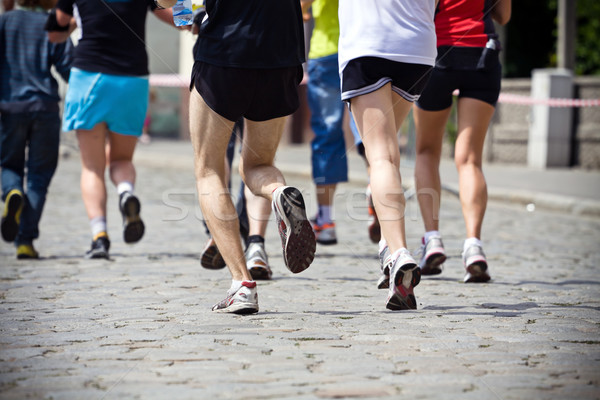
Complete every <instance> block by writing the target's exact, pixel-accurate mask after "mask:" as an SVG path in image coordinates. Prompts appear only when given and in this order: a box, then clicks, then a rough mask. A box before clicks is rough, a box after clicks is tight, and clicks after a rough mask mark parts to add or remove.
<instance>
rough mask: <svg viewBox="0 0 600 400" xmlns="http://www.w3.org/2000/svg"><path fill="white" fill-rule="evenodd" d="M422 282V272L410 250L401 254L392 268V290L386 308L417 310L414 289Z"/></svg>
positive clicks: (389, 292)
mask: <svg viewBox="0 0 600 400" xmlns="http://www.w3.org/2000/svg"><path fill="white" fill-rule="evenodd" d="M420 281H421V270H420V269H419V266H418V265H417V263H416V262H415V260H414V259H413V258H412V256H411V255H410V253H409V251H408V250H405V251H402V252H400V255H399V256H398V258H397V259H396V260H395V261H394V262H393V264H392V267H391V268H390V288H389V289H388V298H387V302H386V308H388V309H389V310H416V309H417V300H416V298H415V294H414V288H415V286H417V285H418V284H419V282H420Z"/></svg>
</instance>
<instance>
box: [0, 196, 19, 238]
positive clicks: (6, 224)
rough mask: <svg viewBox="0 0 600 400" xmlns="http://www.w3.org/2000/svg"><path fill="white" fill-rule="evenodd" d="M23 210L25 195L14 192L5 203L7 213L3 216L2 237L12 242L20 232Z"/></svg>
mask: <svg viewBox="0 0 600 400" xmlns="http://www.w3.org/2000/svg"><path fill="white" fill-rule="evenodd" d="M22 210H23V195H21V194H20V193H13V194H12V195H10V196H9V197H8V200H7V203H6V205H5V211H4V212H5V215H3V216H2V227H1V230H2V238H3V239H4V240H6V241H7V242H12V241H14V240H15V238H16V237H17V234H18V233H19V222H20V219H21V218H20V217H21V211H22Z"/></svg>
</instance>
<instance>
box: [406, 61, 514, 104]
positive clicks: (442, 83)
mask: <svg viewBox="0 0 600 400" xmlns="http://www.w3.org/2000/svg"><path fill="white" fill-rule="evenodd" d="M501 79H502V66H501V65H500V63H496V64H495V65H494V66H492V67H491V68H489V69H485V70H464V69H440V68H437V67H436V68H434V69H433V71H432V73H431V77H430V78H429V83H428V84H427V87H426V88H425V90H424V91H423V93H422V94H421V97H420V98H419V101H417V106H418V107H419V108H421V109H423V110H425V111H441V110H445V109H446V108H448V107H450V106H452V93H453V92H454V91H455V90H456V89H458V98H461V97H468V98H471V99H477V100H481V101H484V102H486V103H488V104H491V105H492V106H494V107H495V106H496V102H497V101H498V96H499V95H500V82H501Z"/></svg>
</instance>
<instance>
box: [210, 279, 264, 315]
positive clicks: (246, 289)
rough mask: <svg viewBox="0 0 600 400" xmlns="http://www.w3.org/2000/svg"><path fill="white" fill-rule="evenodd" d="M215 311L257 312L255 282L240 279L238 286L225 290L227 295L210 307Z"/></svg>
mask: <svg viewBox="0 0 600 400" xmlns="http://www.w3.org/2000/svg"><path fill="white" fill-rule="evenodd" d="M212 310H213V311H215V312H221V313H235V314H254V313H257V312H258V293H257V291H256V282H254V281H252V282H251V281H242V284H241V286H240V287H238V288H231V289H229V290H228V291H227V297H225V298H224V299H223V300H221V301H220V302H218V303H217V304H215V305H214V306H213V308H212Z"/></svg>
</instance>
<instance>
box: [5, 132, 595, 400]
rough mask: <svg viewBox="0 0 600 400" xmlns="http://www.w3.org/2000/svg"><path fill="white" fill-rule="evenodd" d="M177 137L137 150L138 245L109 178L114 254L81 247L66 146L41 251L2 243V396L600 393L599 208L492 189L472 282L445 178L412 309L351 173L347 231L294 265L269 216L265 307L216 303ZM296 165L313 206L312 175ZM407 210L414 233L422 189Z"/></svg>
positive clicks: (80, 218)
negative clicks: (382, 262)
mask: <svg viewBox="0 0 600 400" xmlns="http://www.w3.org/2000/svg"><path fill="white" fill-rule="evenodd" d="M181 149H182V150H181V151H182V156H181V158H180V159H178V160H175V159H174V160H173V161H172V162H170V160H169V159H168V158H165V159H154V160H152V157H149V158H141V159H142V160H143V162H140V163H139V165H138V182H137V184H136V192H137V194H138V195H139V197H140V199H141V201H142V217H143V218H144V221H145V223H146V236H145V237H144V238H143V240H142V241H141V242H140V243H138V244H136V245H133V246H129V245H126V244H124V243H123V239H122V238H121V227H120V224H121V220H120V216H119V213H118V207H117V195H116V191H115V189H114V188H113V187H112V186H109V210H108V224H109V225H108V226H109V234H110V235H111V241H112V247H111V260H110V261H98V260H84V259H83V254H84V252H85V251H86V250H87V249H88V246H89V242H90V239H91V238H90V233H89V227H88V223H87V218H86V214H85V210H84V208H83V203H82V201H81V197H80V189H79V168H80V166H79V160H78V154H77V153H76V152H75V151H69V152H66V155H68V156H65V157H63V158H62V159H61V162H60V165H59V169H58V171H57V173H56V175H55V178H54V181H53V182H52V185H51V186H50V194H49V197H48V201H47V203H46V209H45V211H44V215H43V218H42V223H41V227H40V230H41V237H40V239H39V240H37V241H36V242H35V245H36V248H37V249H38V251H39V252H40V254H41V256H42V259H41V260H39V261H21V260H16V259H15V252H14V247H12V245H11V244H8V243H4V242H3V243H1V244H0V263H1V265H2V267H1V268H0V299H1V302H0V371H1V373H0V398H2V399H25V398H35V399H54V400H56V399H138V398H139V399H164V398H178V399H229V398H235V399H238V400H239V399H259V398H260V399H263V398H272V399H316V398H323V399H332V398H390V399H391V398H400V397H402V398H411V399H418V398H444V399H502V400H508V399H536V400H537V399H564V398H577V399H598V398H600V251H599V250H598V246H599V243H600V240H599V239H600V218H596V217H584V216H578V215H573V214H569V213H561V212H554V211H546V210H543V209H536V210H535V211H533V212H530V211H527V210H526V208H525V207H524V206H523V205H522V204H517V203H511V202H506V201H504V202H500V201H491V202H490V203H489V206H488V211H487V214H486V220H485V223H484V231H483V240H484V246H485V247H484V248H485V251H486V253H487V255H488V260H489V263H490V272H491V275H492V279H493V280H492V281H491V283H488V284H468V285H467V284H463V283H462V277H463V272H464V271H463V267H462V262H461V256H460V252H461V250H462V241H463V239H464V223H463V219H462V214H461V212H460V204H459V201H458V199H457V198H456V197H454V196H453V195H451V194H449V193H446V194H445V195H444V198H443V204H442V212H441V229H440V230H441V232H442V233H443V235H444V243H445V245H446V250H447V252H448V255H449V258H448V260H447V261H446V263H445V270H444V272H443V273H442V274H441V275H439V276H438V277H433V278H431V277H425V278H423V279H422V280H421V284H420V285H419V286H418V287H417V288H416V290H415V294H416V297H417V302H418V306H419V309H418V310H416V311H402V312H391V311H388V310H386V309H385V298H386V291H383V290H377V289H376V281H377V278H378V273H379V266H378V260H377V246H376V245H374V244H372V243H371V242H370V241H369V239H368V236H367V232H366V215H367V210H366V207H365V203H364V185H363V184H362V183H361V182H354V183H348V184H344V185H341V186H340V187H339V189H338V195H337V197H336V204H335V219H336V223H337V231H338V241H339V244H338V245H336V246H329V247H323V246H320V247H318V248H317V255H316V258H315V262H314V263H313V264H312V266H311V267H310V268H309V269H308V270H306V271H305V272H303V273H301V274H299V275H293V274H291V273H290V272H288V271H287V269H286V268H285V266H284V264H283V259H282V255H281V245H280V241H279V236H278V234H277V232H276V228H275V224H274V223H273V221H271V223H270V224H269V228H268V234H267V244H266V247H267V251H268V254H269V257H270V258H269V259H270V262H271V266H272V269H273V273H274V276H273V278H274V279H273V280H271V281H267V282H260V283H259V304H260V312H259V313H258V314H255V315H251V316H234V315H227V314H215V313H213V312H211V306H212V305H213V304H214V303H216V302H217V301H219V300H221V299H222V298H223V296H224V295H225V292H226V290H227V289H228V288H229V285H230V276H229V273H228V272H227V270H226V269H224V270H219V271H210V270H206V269H203V268H202V267H201V266H200V263H199V255H200V252H201V250H202V248H203V246H204V243H205V241H206V238H207V236H206V234H205V233H204V229H203V227H202V223H201V214H200V211H199V207H198V205H197V200H196V189H195V181H194V177H193V168H192V164H191V161H190V162H188V163H187V164H186V160H188V158H186V157H188V156H189V151H191V150H190V147H189V144H186V143H183V144H182V145H181ZM145 151H147V150H146V149H145V148H144V147H143V146H140V147H139V152H140V157H142V156H143V153H144V152H145ZM148 160H150V161H148ZM190 160H191V159H190ZM306 163H308V160H306ZM286 176H287V177H288V178H289V179H288V183H289V184H291V185H295V186H297V187H299V188H300V189H302V191H303V193H304V194H305V199H306V201H307V204H308V208H309V215H310V213H314V212H315V210H316V204H315V199H314V197H315V196H314V193H313V191H314V189H313V186H312V182H311V180H310V179H309V178H306V177H303V176H301V175H286ZM234 186H236V185H234ZM406 215H407V221H406V223H407V228H406V231H407V235H408V240H409V245H410V246H411V250H416V249H417V248H418V246H419V244H420V238H421V235H422V234H423V227H422V224H421V220H420V217H419V216H418V210H417V204H416V202H415V200H414V199H413V200H411V201H409V203H408V207H407V212H406Z"/></svg>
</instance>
